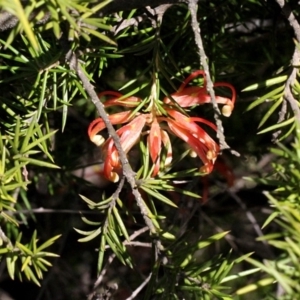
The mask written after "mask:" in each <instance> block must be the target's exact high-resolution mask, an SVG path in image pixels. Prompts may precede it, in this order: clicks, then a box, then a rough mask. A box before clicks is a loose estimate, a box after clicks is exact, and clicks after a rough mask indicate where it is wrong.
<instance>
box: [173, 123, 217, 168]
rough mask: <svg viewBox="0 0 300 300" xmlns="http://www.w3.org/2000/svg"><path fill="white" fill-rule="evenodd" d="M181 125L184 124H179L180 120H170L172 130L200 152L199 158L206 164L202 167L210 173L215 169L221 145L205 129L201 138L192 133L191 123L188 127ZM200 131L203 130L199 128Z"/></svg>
mask: <svg viewBox="0 0 300 300" xmlns="http://www.w3.org/2000/svg"><path fill="white" fill-rule="evenodd" d="M190 124H191V123H190ZM190 124H189V125H190ZM181 125H182V124H180V125H179V124H178V122H175V121H174V120H169V121H168V126H169V128H170V129H171V131H172V132H173V133H174V134H175V135H176V136H178V137H179V138H180V139H182V140H183V141H185V142H186V143H187V144H189V146H190V147H191V148H192V149H193V150H194V151H195V152H196V153H197V154H198V156H199V158H200V159H201V160H202V162H203V163H204V166H203V167H202V168H201V169H202V170H203V171H204V172H205V173H210V172H211V171H212V170H213V163H214V161H215V159H216V157H217V153H218V151H219V146H218V145H217V143H216V142H214V141H213V140H212V139H211V138H209V139H208V137H209V136H208V135H207V133H206V132H205V131H204V130H203V131H202V136H201V138H200V139H199V138H198V136H197V137H195V136H194V135H193V134H191V132H190V131H189V129H188V127H189V125H188V127H186V128H185V127H183V126H181ZM197 126H198V125H197ZM198 127H199V126H198ZM199 128H200V127H199ZM198 132H199V133H200V132H201V130H198Z"/></svg>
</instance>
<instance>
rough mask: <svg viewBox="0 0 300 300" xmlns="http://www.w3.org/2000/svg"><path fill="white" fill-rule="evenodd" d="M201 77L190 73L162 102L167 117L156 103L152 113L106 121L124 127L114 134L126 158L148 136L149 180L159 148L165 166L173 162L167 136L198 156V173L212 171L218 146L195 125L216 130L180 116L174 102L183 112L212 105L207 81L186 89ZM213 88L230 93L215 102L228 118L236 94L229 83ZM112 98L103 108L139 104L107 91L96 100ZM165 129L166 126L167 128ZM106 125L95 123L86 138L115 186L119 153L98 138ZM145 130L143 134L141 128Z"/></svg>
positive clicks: (128, 113)
mask: <svg viewBox="0 0 300 300" xmlns="http://www.w3.org/2000/svg"><path fill="white" fill-rule="evenodd" d="M199 75H202V76H204V72H203V71H201V70H199V71H196V72H194V73H192V74H191V75H190V76H189V77H188V78H187V79H186V80H185V81H184V82H183V83H182V85H181V86H180V87H179V89H178V91H177V92H175V93H173V94H171V95H170V98H169V97H166V98H165V99H164V100H163V103H164V105H163V109H164V110H165V112H166V115H162V114H161V113H159V110H158V109H156V108H155V101H154V103H153V105H154V107H152V109H151V112H149V113H141V112H136V113H135V114H133V113H132V111H130V110H128V111H122V112H119V113H115V114H112V115H109V116H108V118H109V121H110V122H111V123H112V124H113V125H119V124H125V125H124V126H122V127H121V128H119V129H118V130H117V131H116V133H117V134H118V136H119V137H120V143H121V146H122V148H123V150H124V152H125V153H126V154H128V152H129V151H130V150H131V149H132V147H133V146H134V145H135V144H137V142H138V141H139V139H140V137H141V136H142V135H144V134H147V135H148V137H147V144H148V149H149V153H150V157H151V160H152V162H153V164H154V169H153V172H152V176H156V175H157V174H158V172H159V168H160V154H161V150H162V146H164V147H165V148H166V149H167V155H166V158H165V161H164V165H165V166H167V165H168V164H170V163H171V161H172V146H171V141H170V137H169V135H168V133H172V134H173V135H175V136H177V137H178V138H180V139H181V140H183V141H184V142H186V143H187V144H188V145H189V146H190V147H191V149H192V150H193V151H194V152H195V153H196V154H197V155H198V156H199V158H200V159H201V160H202V162H203V164H204V165H203V166H202V167H201V168H200V170H201V171H202V172H203V173H210V172H211V171H212V169H213V165H214V162H215V160H216V158H217V155H218V152H219V145H218V144H217V143H216V142H215V141H214V140H213V139H212V138H211V137H210V136H209V135H208V133H207V132H206V131H205V130H204V129H203V128H202V127H200V126H199V125H198V123H203V124H206V125H208V126H209V127H211V128H212V129H213V130H215V131H216V130H217V128H216V126H215V125H214V124H213V123H211V122H209V121H208V120H205V119H203V118H199V117H189V116H186V115H184V114H183V113H181V112H179V111H178V109H177V108H176V106H174V105H173V102H174V101H176V102H177V104H178V105H179V106H181V107H183V108H185V107H190V106H194V105H196V104H204V103H209V102H211V98H210V96H209V95H208V93H207V91H206V80H205V76H204V85H203V87H198V86H187V84H188V83H189V82H190V81H191V80H192V79H194V78H195V77H197V76H199ZM215 86H224V87H229V88H230V89H231V91H232V98H231V99H229V98H225V97H221V96H216V102H217V103H220V104H223V108H222V113H223V114H224V115H225V116H229V115H230V114H231V111H232V109H233V107H234V102H235V90H234V88H233V87H232V86H231V85H230V84H228V83H215ZM107 95H108V96H111V98H109V99H108V100H107V101H105V102H104V106H106V107H108V106H123V107H128V108H133V107H137V106H138V105H139V104H140V103H141V102H142V100H141V99H140V98H138V97H134V96H131V97H127V98H125V97H123V96H122V95H121V94H120V93H118V92H113V91H106V92H103V93H101V94H99V96H100V97H101V96H107ZM166 125H167V126H166ZM105 127H106V126H105V123H104V121H103V120H102V118H98V119H96V120H94V121H93V122H92V123H91V124H90V126H89V129H88V135H89V137H90V139H91V141H93V142H94V143H95V144H96V145H98V146H101V149H102V158H103V160H104V168H103V175H104V177H105V178H107V179H108V180H110V181H113V182H116V181H118V180H119V175H118V174H119V173H120V172H121V169H122V168H121V167H122V166H121V163H120V160H119V154H118V151H117V149H116V147H115V145H114V141H113V140H112V138H111V137H110V138H108V139H107V140H106V141H105V139H104V138H103V137H102V136H101V135H99V134H98V133H99V132H101V131H102V130H103V129H104V128H105ZM145 127H146V128H147V129H146V130H144V128H145Z"/></svg>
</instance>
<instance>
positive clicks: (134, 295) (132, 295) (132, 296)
mask: <svg viewBox="0 0 300 300" xmlns="http://www.w3.org/2000/svg"><path fill="white" fill-rule="evenodd" d="M151 276H152V273H150V274H149V276H148V277H147V278H146V279H145V280H144V281H143V283H142V284H141V285H140V286H139V287H138V288H137V289H136V290H135V291H134V292H133V293H132V294H131V296H130V297H128V298H126V300H132V299H134V298H135V297H136V296H137V295H138V294H139V293H140V291H141V290H142V289H143V288H144V287H145V285H146V284H147V283H148V282H149V281H150V279H151Z"/></svg>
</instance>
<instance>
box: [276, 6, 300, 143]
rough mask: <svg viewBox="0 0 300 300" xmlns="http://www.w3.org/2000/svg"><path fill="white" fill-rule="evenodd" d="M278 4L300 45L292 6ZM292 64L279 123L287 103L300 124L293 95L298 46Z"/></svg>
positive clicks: (299, 31)
mask: <svg viewBox="0 0 300 300" xmlns="http://www.w3.org/2000/svg"><path fill="white" fill-rule="evenodd" d="M276 2H277V3H278V5H279V6H280V7H281V9H282V13H283V14H284V16H285V17H286V18H287V20H288V21H289V23H290V25H291V27H292V28H293V30H294V34H295V37H296V40H297V42H298V43H300V25H299V23H298V21H297V19H296V18H295V15H294V14H293V12H292V10H291V8H290V6H289V5H288V4H287V3H286V2H285V1H284V0H276ZM291 64H292V66H291V69H290V74H289V76H288V79H287V81H286V83H285V87H284V102H283V106H282V109H281V111H280V115H279V119H278V123H279V122H281V121H283V117H282V116H284V115H285V111H286V108H285V106H286V104H285V103H286V101H287V102H288V103H289V105H290V107H291V109H292V111H293V113H294V115H295V118H296V120H297V121H298V122H300V109H299V106H298V101H297V100H296V99H295V98H294V96H293V93H292V87H293V85H294V83H295V80H296V77H297V68H296V67H299V65H300V51H299V49H298V48H297V46H296V47H295V50H294V54H293V57H292V61H291ZM279 134H280V131H277V132H275V133H274V134H273V141H276V140H277V137H278V135H279Z"/></svg>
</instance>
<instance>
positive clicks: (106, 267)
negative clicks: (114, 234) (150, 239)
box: [88, 227, 149, 299]
mask: <svg viewBox="0 0 300 300" xmlns="http://www.w3.org/2000/svg"><path fill="white" fill-rule="evenodd" d="M148 230H149V228H148V227H143V228H141V229H139V230H137V231H135V232H134V233H133V234H132V235H130V237H129V240H130V242H131V241H133V240H134V239H135V238H136V237H138V236H139V235H141V234H143V233H144V232H146V231H148ZM130 242H128V241H124V242H123V244H124V245H126V244H130ZM115 257H116V255H115V254H114V253H113V254H111V255H110V256H109V258H108V259H107V262H106V264H105V266H104V268H103V269H102V271H101V273H100V274H99V276H98V278H97V280H96V281H95V283H94V291H95V290H96V288H97V287H98V286H99V285H100V284H101V282H102V280H103V277H104V276H105V274H106V272H107V270H108V267H109V265H110V264H111V263H112V262H113V260H114V259H115ZM92 294H93V293H92ZM92 294H91V295H92ZM88 299H90V298H88Z"/></svg>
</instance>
